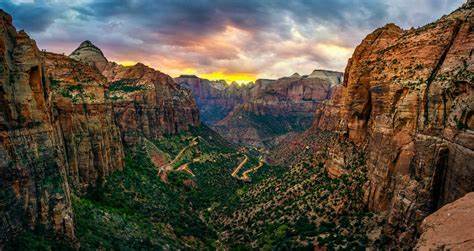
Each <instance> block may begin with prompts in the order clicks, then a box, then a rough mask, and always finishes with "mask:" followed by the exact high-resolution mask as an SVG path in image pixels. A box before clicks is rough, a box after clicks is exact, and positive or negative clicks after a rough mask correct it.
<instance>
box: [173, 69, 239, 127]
mask: <svg viewBox="0 0 474 251" xmlns="http://www.w3.org/2000/svg"><path fill="white" fill-rule="evenodd" d="M174 80H175V81H176V83H178V84H180V85H181V86H183V87H186V88H189V89H190V90H191V91H192V93H193V96H194V99H195V100H196V104H197V106H198V108H199V112H200V115H201V118H202V121H203V122H205V123H206V124H209V125H213V124H215V123H216V122H218V121H220V120H221V119H223V118H224V117H225V116H226V115H227V114H229V112H231V111H232V109H234V107H235V106H237V105H239V104H242V103H243V102H244V99H245V87H238V86H229V85H227V83H225V81H209V80H207V79H202V78H198V77H197V76H194V75H182V76H179V77H177V78H175V79H174Z"/></svg>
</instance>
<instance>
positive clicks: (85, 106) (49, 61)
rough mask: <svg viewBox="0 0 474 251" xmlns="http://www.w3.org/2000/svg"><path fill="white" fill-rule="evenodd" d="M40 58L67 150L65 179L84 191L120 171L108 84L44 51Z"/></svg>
mask: <svg viewBox="0 0 474 251" xmlns="http://www.w3.org/2000/svg"><path fill="white" fill-rule="evenodd" d="M43 57H44V60H45V67H46V69H47V75H48V76H47V77H48V79H49V80H50V83H51V92H50V96H51V98H50V99H51V102H52V107H53V115H54V119H55V120H57V121H58V125H59V127H60V130H59V132H60V135H61V137H62V138H63V140H64V147H65V149H66V152H65V153H66V160H67V162H68V166H67V177H68V179H69V182H70V185H71V186H72V187H74V188H75V189H76V191H79V192H81V193H82V192H86V191H87V189H88V188H89V186H91V187H90V188H94V187H96V185H97V183H99V182H102V181H103V180H104V179H105V177H107V176H108V175H109V174H110V173H112V172H113V171H115V170H121V169H122V167H123V157H124V151H123V146H122V141H121V140H120V131H119V128H118V127H117V125H116V124H115V123H114V113H113V110H112V102H111V101H110V100H109V99H107V97H106V95H105V94H106V93H105V88H104V87H105V86H106V84H107V81H106V78H105V77H104V76H102V75H101V74H100V73H99V72H98V71H97V69H96V68H95V67H91V66H89V65H84V64H82V63H80V62H78V61H76V60H73V59H70V58H69V57H67V56H64V55H59V54H53V53H49V52H45V53H43Z"/></svg>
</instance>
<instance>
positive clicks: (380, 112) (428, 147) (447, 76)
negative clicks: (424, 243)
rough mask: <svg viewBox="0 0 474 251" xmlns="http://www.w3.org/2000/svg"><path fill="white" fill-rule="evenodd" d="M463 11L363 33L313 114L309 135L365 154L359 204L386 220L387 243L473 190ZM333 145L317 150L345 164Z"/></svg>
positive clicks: (469, 42) (472, 42)
mask: <svg viewBox="0 0 474 251" xmlns="http://www.w3.org/2000/svg"><path fill="white" fill-rule="evenodd" d="M473 5H474V4H473V3H472V1H470V2H468V3H467V4H465V5H464V6H463V7H462V8H460V9H458V10H456V11H454V12H453V13H451V14H450V15H448V16H444V17H443V18H441V19H439V20H438V21H436V22H434V23H431V24H428V25H426V26H423V27H421V28H418V29H411V30H407V31H404V30H402V29H400V28H399V27H397V26H396V25H394V24H388V25H386V26H384V27H382V28H380V29H377V30H375V31H374V32H373V33H371V34H369V35H368V36H367V37H366V38H365V39H364V40H363V41H362V43H361V44H360V45H359V46H357V48H356V49H355V51H354V54H353V56H352V58H351V59H350V60H349V62H348V65H347V67H346V71H345V74H344V75H345V76H344V83H343V86H342V87H341V88H337V89H336V90H335V91H334V94H333V98H332V99H331V100H330V101H327V102H325V103H324V105H322V106H321V107H320V109H318V111H317V112H316V116H315V122H314V124H313V128H312V129H311V130H312V132H313V133H314V134H320V133H321V131H326V132H330V133H333V134H337V135H339V137H340V142H348V143H350V144H353V145H355V146H357V149H359V150H360V151H363V152H364V153H365V156H366V165H367V178H368V181H367V183H366V185H365V188H364V191H365V199H364V200H365V203H366V205H367V207H368V208H369V209H370V210H373V211H376V212H383V213H384V214H386V215H387V220H388V224H387V227H386V229H385V231H384V233H385V234H387V235H388V236H391V237H393V238H394V239H393V241H394V243H397V245H401V246H403V245H406V246H410V245H412V243H413V242H412V241H411V240H412V239H413V238H414V237H415V236H416V232H417V229H418V226H419V224H420V222H421V220H422V219H423V218H424V217H426V216H427V215H428V214H429V213H431V212H433V211H434V210H435V209H437V208H439V207H440V206H442V205H444V204H446V203H448V202H451V201H453V200H455V199H457V198H459V197H461V196H463V195H464V194H466V193H467V192H470V191H473V190H474V182H473V181H474V176H473V175H474V166H473V165H472V163H474V152H473V150H474V145H473V142H474V140H473V139H474V133H473V128H474V119H473V116H472V115H473V110H474V95H473V83H474V73H473V71H474V66H473V60H474V58H473V55H472V51H473V48H474V35H473V33H472V26H473V23H474V19H473V8H474V6H473ZM308 134H309V135H311V133H307V134H306V135H305V136H307V137H308ZM315 138H316V139H315V141H313V142H311V141H304V140H301V139H299V141H298V140H297V142H303V144H308V143H311V144H320V142H319V141H318V139H317V138H318V137H315ZM318 142H319V143H318ZM341 144H342V143H341ZM341 144H337V145H334V146H330V147H328V148H326V149H325V151H326V152H328V153H330V154H332V158H336V159H340V160H341V161H346V160H347V158H345V151H343V150H342V151H339V150H338V151H334V149H337V148H340V147H341ZM296 149H300V148H296ZM287 151H288V150H287ZM277 152H279V153H281V155H282V156H285V155H286V156H288V155H291V153H284V152H285V151H284V150H282V149H279V150H277ZM289 152H291V150H290V151H289ZM332 164H333V165H334V164H337V163H335V162H334V163H332Z"/></svg>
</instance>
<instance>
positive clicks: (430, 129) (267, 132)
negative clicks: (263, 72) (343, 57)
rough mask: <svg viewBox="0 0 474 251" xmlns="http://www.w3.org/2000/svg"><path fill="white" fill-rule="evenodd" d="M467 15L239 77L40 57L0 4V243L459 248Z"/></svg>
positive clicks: (471, 217)
mask: <svg viewBox="0 0 474 251" xmlns="http://www.w3.org/2000/svg"><path fill="white" fill-rule="evenodd" d="M473 9H474V2H473V1H471V0H469V1H467V2H466V3H465V4H463V5H462V6H461V7H459V8H458V9H457V10H455V11H453V12H452V13H450V14H448V15H445V16H443V17H441V18H440V19H438V20H436V21H434V22H432V23H430V24H427V25H424V26H422V27H419V28H412V29H409V30H404V29H402V28H400V27H398V26H397V25H395V24H387V25H385V26H383V27H381V28H378V29H376V30H375V31H373V32H372V33H370V34H368V35H367V36H366V37H365V38H364V39H363V40H362V41H361V43H360V44H359V45H358V46H357V47H356V48H355V50H354V52H353V54H352V56H351V58H350V59H349V60H348V63H347V66H346V68H345V72H344V73H342V72H336V71H330V70H322V69H317V70H314V71H312V72H311V73H309V74H307V75H300V74H298V73H294V74H293V75H290V76H285V77H280V78H277V79H257V80H256V81H255V82H251V83H247V84H238V83H236V82H233V83H227V82H226V81H225V80H208V79H204V78H200V77H198V76H196V75H186V74H183V75H180V76H179V77H175V78H172V77H171V76H169V75H167V74H166V73H163V72H160V71H158V70H155V69H154V68H152V67H149V66H146V65H145V64H142V63H136V64H133V65H127V66H125V65H122V64H120V63H116V62H112V61H110V60H109V59H108V58H107V57H106V55H105V54H104V52H103V51H102V50H101V49H100V48H99V47H97V46H96V45H94V44H93V43H92V42H91V41H88V40H87V41H84V42H82V43H81V44H80V45H79V46H78V47H77V48H76V49H75V50H73V51H72V53H71V54H70V55H69V56H66V55H64V54H57V53H52V52H47V51H45V50H42V51H40V50H39V49H38V46H37V45H36V42H35V41H34V40H33V39H31V38H30V37H29V35H28V34H27V33H26V32H25V31H23V30H21V31H17V29H16V28H15V26H14V23H13V19H14V18H15V17H12V16H10V15H9V14H8V13H6V12H5V11H3V10H0V73H1V75H0V142H1V143H0V174H1V176H0V250H293V249H297V250H300V249H301V250H366V249H369V250H372V249H375V250H379V249H381V250H386V249H389V250H391V249H397V250H398V249H403V250H405V249H406V250H412V249H419V250H427V249H444V248H448V249H460V250H463V249H465V250H468V249H470V248H473V247H474V242H473V238H474V237H473V236H472V234H473V233H471V232H472V231H470V232H466V231H461V230H459V229H461V228H463V227H464V226H463V224H465V225H466V226H465V227H466V229H472V227H471V225H472V224H470V223H471V222H474V214H472V213H469V212H472V210H474V207H473V196H472V194H473V193H472V192H473V191H474V166H473V163H474V144H473V142H474V116H473V114H474V112H473V111H474V95H473V92H474V85H473V83H474V64H473V61H474V56H473V53H472V52H473V48H474V35H473V32H472V27H473V25H474V11H473ZM104 51H105V50H104ZM466 212H468V213H466ZM446 215H448V216H446ZM451 215H452V217H451ZM445 217H451V218H449V219H446V218H445ZM443 229H453V231H451V232H452V233H449V232H447V231H445V230H443ZM454 230H456V231H454Z"/></svg>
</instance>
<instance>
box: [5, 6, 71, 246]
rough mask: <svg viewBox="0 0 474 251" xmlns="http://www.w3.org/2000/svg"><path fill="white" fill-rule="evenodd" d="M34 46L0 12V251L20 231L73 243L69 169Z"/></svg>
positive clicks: (36, 49) (38, 55)
mask: <svg viewBox="0 0 474 251" xmlns="http://www.w3.org/2000/svg"><path fill="white" fill-rule="evenodd" d="M48 90H49V86H48V82H47V80H46V78H45V70H44V64H43V62H42V60H41V57H40V53H39V51H38V48H37V47H36V44H35V42H34V41H33V40H31V39H30V38H29V37H28V35H27V34H26V33H24V32H19V33H17V32H16V30H15V28H14V27H13V26H12V19H11V17H10V16H9V15H8V14H6V13H4V12H3V11H1V10H0V175H1V177H0V179H1V182H0V201H2V203H1V204H0V249H1V247H2V246H3V244H4V243H5V241H7V240H8V239H9V238H10V237H11V236H13V235H15V234H17V233H18V232H20V231H22V230H23V229H26V228H28V229H35V228H37V227H40V226H41V227H42V228H44V229H46V230H52V231H54V232H56V233H57V234H58V236H63V237H66V238H69V239H70V240H74V239H75V235H74V226H73V213H72V209H71V200H70V190H69V186H68V183H67V178H66V167H67V163H66V161H65V158H64V156H65V155H64V148H63V142H62V139H61V137H60V136H59V133H58V124H57V123H56V122H55V121H53V119H52V113H51V107H50V103H49V102H48V100H49V98H50V96H49V93H48Z"/></svg>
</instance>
